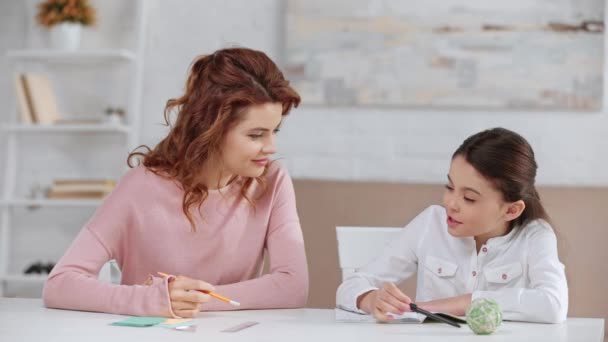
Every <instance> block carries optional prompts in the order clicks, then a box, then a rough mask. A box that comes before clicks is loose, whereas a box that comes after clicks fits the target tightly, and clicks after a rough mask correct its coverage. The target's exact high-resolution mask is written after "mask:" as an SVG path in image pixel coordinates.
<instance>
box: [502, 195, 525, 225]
mask: <svg viewBox="0 0 608 342" xmlns="http://www.w3.org/2000/svg"><path fill="white" fill-rule="evenodd" d="M525 209H526V203H525V202H524V201H523V200H519V201H516V202H513V203H508V204H507V212H506V213H505V219H506V221H509V222H510V221H513V220H515V219H517V218H518V217H520V216H521V214H522V213H523V212H524V210H525Z"/></svg>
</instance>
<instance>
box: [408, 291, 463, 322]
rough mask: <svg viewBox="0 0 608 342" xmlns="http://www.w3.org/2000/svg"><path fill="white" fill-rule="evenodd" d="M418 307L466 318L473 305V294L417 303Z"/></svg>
mask: <svg viewBox="0 0 608 342" xmlns="http://www.w3.org/2000/svg"><path fill="white" fill-rule="evenodd" d="M416 305H418V307H420V308H422V309H424V310H426V311H430V312H445V313H449V314H452V315H456V316H464V315H465V313H466V311H467V308H468V307H469V305H471V294H470V293H468V294H464V295H461V296H456V297H450V298H443V299H437V300H431V301H428V302H418V303H416Z"/></svg>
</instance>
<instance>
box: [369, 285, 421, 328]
mask: <svg viewBox="0 0 608 342" xmlns="http://www.w3.org/2000/svg"><path fill="white" fill-rule="evenodd" d="M411 302H412V300H411V299H410V297H408V296H406V295H405V294H404V293H403V292H401V290H399V288H398V287H397V286H396V285H395V284H393V283H385V284H384V285H383V286H382V288H380V289H378V290H373V291H370V292H367V293H364V294H362V295H361V296H359V298H358V299H357V306H358V307H359V308H360V309H361V310H363V311H365V312H367V313H371V314H372V315H373V316H374V317H375V318H376V319H377V320H379V321H381V322H386V321H388V320H389V319H390V318H389V317H388V316H387V313H393V314H402V313H404V312H409V311H412V310H411V309H410V305H409V304H410V303H411Z"/></svg>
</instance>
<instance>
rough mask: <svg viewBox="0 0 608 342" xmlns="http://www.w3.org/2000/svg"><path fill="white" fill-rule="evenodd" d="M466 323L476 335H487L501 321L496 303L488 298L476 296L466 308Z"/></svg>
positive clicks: (494, 329) (500, 313)
mask: <svg viewBox="0 0 608 342" xmlns="http://www.w3.org/2000/svg"><path fill="white" fill-rule="evenodd" d="M466 315H467V324H468V326H469V328H471V330H473V332H474V333H476V334H478V335H489V334H491V333H493V332H494V331H496V329H497V328H498V327H499V326H500V323H502V311H500V307H499V306H498V303H496V302H495V301H493V300H492V299H488V298H477V299H475V300H474V301H473V302H471V305H469V307H468V308H467V313H466Z"/></svg>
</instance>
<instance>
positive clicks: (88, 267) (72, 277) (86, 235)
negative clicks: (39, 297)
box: [43, 175, 173, 317]
mask: <svg viewBox="0 0 608 342" xmlns="http://www.w3.org/2000/svg"><path fill="white" fill-rule="evenodd" d="M125 177H126V178H129V176H128V175H127V176H125ZM124 183H126V182H124V181H123V182H121V184H119V185H118V187H117V188H116V189H115V190H114V192H112V194H110V196H109V197H108V198H107V199H106V201H104V203H103V205H102V206H101V207H100V208H99V209H98V210H97V211H96V213H95V214H94V215H93V217H92V218H91V220H90V221H89V222H88V224H87V225H86V226H85V227H84V228H83V229H82V230H81V231H80V233H79V234H78V236H77V237H76V239H75V240H74V241H73V242H72V245H71V246H70V247H69V248H68V250H67V251H66V253H65V254H64V255H63V257H62V258H61V259H60V260H59V262H58V263H57V265H56V266H55V267H54V268H53V271H52V272H51V274H50V275H49V278H48V279H47V281H46V284H45V285H44V290H43V300H44V305H45V306H47V307H50V308H57V309H69V310H83V311H96V312H107V313H115V314H123V315H136V316H163V317H171V316H173V315H172V312H171V309H170V308H171V305H170V301H169V294H168V285H167V280H166V279H162V278H159V277H153V278H152V283H151V284H150V285H143V284H142V285H116V284H109V283H105V282H102V281H99V280H98V279H97V275H98V274H99V270H100V269H101V267H102V266H103V265H104V264H105V263H106V262H107V261H109V260H111V259H117V260H118V259H119V258H120V257H121V255H120V250H121V249H120V243H121V241H122V239H123V237H124V234H125V230H126V229H127V227H128V225H130V224H134V222H133V221H134V218H133V212H132V209H131V206H132V205H133V202H134V201H133V200H132V198H130V197H129V195H128V193H129V191H132V190H133V189H128V188H129V187H130V186H129V185H125V184H124Z"/></svg>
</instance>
